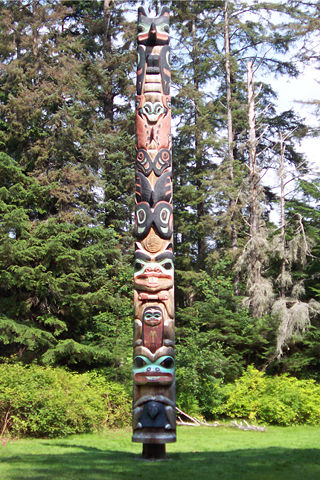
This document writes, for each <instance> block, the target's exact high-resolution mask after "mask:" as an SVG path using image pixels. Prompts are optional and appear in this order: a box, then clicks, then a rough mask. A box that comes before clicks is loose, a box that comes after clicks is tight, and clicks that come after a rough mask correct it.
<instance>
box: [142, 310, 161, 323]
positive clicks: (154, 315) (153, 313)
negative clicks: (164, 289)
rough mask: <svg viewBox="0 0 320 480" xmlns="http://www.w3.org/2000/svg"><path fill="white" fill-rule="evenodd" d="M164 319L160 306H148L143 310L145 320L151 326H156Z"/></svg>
mask: <svg viewBox="0 0 320 480" xmlns="http://www.w3.org/2000/svg"><path fill="white" fill-rule="evenodd" d="M161 321H163V312H162V310H161V308H160V307H157V306H152V307H147V308H146V309H145V310H144V312H143V322H144V323H145V324H146V325H149V326H150V327H155V326H156V325H159V324H160V323H161Z"/></svg>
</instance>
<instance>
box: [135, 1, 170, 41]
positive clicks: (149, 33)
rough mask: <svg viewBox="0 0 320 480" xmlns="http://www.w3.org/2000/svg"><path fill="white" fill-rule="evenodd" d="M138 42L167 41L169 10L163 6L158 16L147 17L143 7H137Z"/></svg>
mask: <svg viewBox="0 0 320 480" xmlns="http://www.w3.org/2000/svg"><path fill="white" fill-rule="evenodd" d="M138 43H139V44H140V45H165V44H168V43H169V10H168V8H166V7H163V8H162V10H161V13H160V16H159V17H155V18H149V17H147V15H146V12H145V10H144V8H143V7H139V9H138Z"/></svg>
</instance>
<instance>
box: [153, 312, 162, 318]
mask: <svg viewBox="0 0 320 480" xmlns="http://www.w3.org/2000/svg"><path fill="white" fill-rule="evenodd" d="M153 316H154V318H161V313H160V312H157V313H154V314H153Z"/></svg>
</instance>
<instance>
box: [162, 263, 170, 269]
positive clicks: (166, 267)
mask: <svg viewBox="0 0 320 480" xmlns="http://www.w3.org/2000/svg"><path fill="white" fill-rule="evenodd" d="M163 268H165V269H166V270H171V268H172V265H171V263H170V262H166V263H165V264H164V265H163Z"/></svg>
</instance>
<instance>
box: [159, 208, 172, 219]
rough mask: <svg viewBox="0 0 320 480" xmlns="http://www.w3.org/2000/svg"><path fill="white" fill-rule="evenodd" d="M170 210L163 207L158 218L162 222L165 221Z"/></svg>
mask: <svg viewBox="0 0 320 480" xmlns="http://www.w3.org/2000/svg"><path fill="white" fill-rule="evenodd" d="M169 215H170V212H169V210H168V209H167V208H163V209H162V210H161V213H160V219H161V221H162V222H163V223H167V222H168V220H169Z"/></svg>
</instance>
